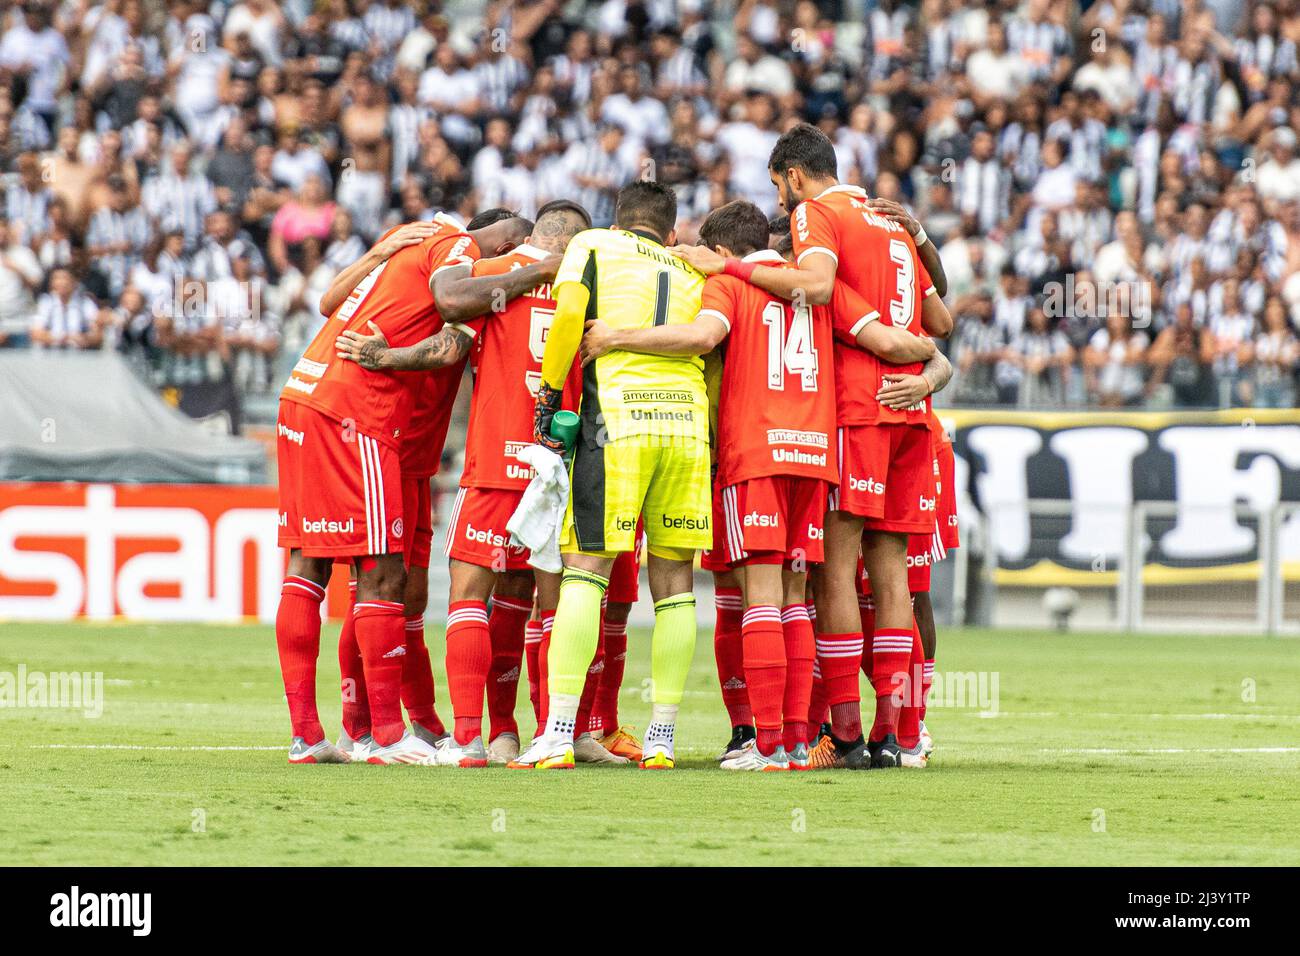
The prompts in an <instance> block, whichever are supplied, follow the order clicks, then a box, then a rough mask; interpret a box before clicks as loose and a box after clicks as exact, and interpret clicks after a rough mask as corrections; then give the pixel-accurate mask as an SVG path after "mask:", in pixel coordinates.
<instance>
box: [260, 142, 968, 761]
mask: <svg viewBox="0 0 1300 956" xmlns="http://www.w3.org/2000/svg"><path fill="white" fill-rule="evenodd" d="M835 172H836V157H835V151H834V148H833V146H832V144H831V142H830V141H829V140H828V139H827V138H826V136H825V135H824V134H823V133H821V132H820V131H819V130H817V129H816V128H815V127H812V126H808V125H800V126H797V127H795V128H793V129H791V130H790V131H788V132H787V133H786V134H785V135H783V136H782V137H781V138H780V140H779V141H778V142H777V144H776V146H775V148H774V149H773V151H772V154H771V158H770V160H769V174H770V177H771V180H772V182H773V184H774V186H775V188H776V189H777V192H778V194H779V199H780V203H781V206H782V207H783V208H784V209H785V210H787V211H789V213H790V216H789V218H788V219H780V220H773V221H771V222H769V221H768V219H767V217H766V216H765V215H764V214H763V213H762V211H761V210H759V209H758V207H756V206H754V205H753V204H752V203H749V202H746V201H743V200H737V201H733V202H730V203H727V204H726V205H724V206H722V207H720V208H719V209H716V210H714V212H712V213H711V214H710V215H709V216H708V217H707V218H706V219H705V221H704V222H703V224H702V225H701V227H700V231H699V244H698V245H695V246H684V245H676V231H675V226H676V219H677V202H676V197H675V195H674V193H673V192H672V190H671V189H670V188H668V187H667V186H664V185H661V184H658V183H654V182H649V181H638V182H634V183H631V184H629V185H628V186H626V187H624V189H623V190H621V191H620V193H619V196H618V200H617V205H616V211H615V223H614V225H613V227H611V228H609V229H593V228H591V220H590V217H589V216H588V214H587V212H586V211H585V210H584V209H583V208H582V207H581V206H579V205H577V204H576V203H572V202H569V201H567V200H557V201H555V202H551V203H548V204H546V205H545V206H543V207H542V208H541V209H539V210H538V213H537V219H536V222H529V221H528V220H526V219H523V218H521V217H519V216H517V215H514V214H512V213H510V212H508V211H506V210H500V209H497V210H489V211H487V212H484V213H480V214H479V215H478V216H476V217H475V218H474V219H473V220H471V221H470V222H469V223H468V224H467V225H465V226H464V227H463V228H462V227H461V226H460V224H459V223H457V222H456V221H455V220H453V219H451V218H450V217H446V216H442V215H440V216H438V217H436V218H435V219H434V220H433V221H432V222H425V223H411V224H408V225H406V226H402V227H399V228H398V229H396V230H393V231H392V232H390V233H389V234H387V235H385V236H384V237H383V238H381V240H380V241H379V243H378V244H377V245H376V246H375V247H374V248H373V249H371V250H370V251H369V252H368V253H367V254H366V255H365V256H363V257H362V258H361V259H360V260H358V261H357V262H356V263H354V264H353V265H352V266H349V267H348V268H347V269H345V270H343V272H342V273H340V275H339V276H338V278H337V279H336V280H335V282H334V284H333V286H332V287H331V288H330V290H329V291H328V292H327V294H326V296H325V297H324V299H323V300H322V304H321V311H322V313H324V314H327V315H329V316H331V321H329V322H327V323H326V325H325V327H324V328H323V329H322V331H321V332H320V334H319V335H318V336H317V337H316V339H315V340H314V341H313V342H312V343H311V345H310V346H309V347H308V348H307V350H306V353H305V354H304V356H303V358H302V359H301V360H300V361H299V362H298V363H297V365H296V366H295V368H294V370H293V373H292V375H291V376H290V378H289V381H288V382H287V384H286V385H285V388H284V391H283V392H282V394H281V403H280V416H279V422H278V439H277V444H278V455H279V467H280V496H281V503H280V544H281V545H282V546H283V547H285V548H286V549H288V551H289V567H288V574H287V576H286V578H285V582H284V587H283V590H282V596H281V603H280V608H279V613H278V615H277V618H276V638H277V644H278V648H279V654H280V665H281V671H282V673H283V677H284V686H285V695H286V698H287V700H288V704H289V711H290V718H291V722H292V727H293V743H292V745H291V747H290V751H289V759H290V761H291V762H293V763H339V762H347V761H350V760H365V761H369V762H371V763H414V764H424V765H440V766H459V767H485V766H487V765H488V764H489V763H502V764H505V765H507V766H508V767H511V768H515V769H533V770H548V769H566V768H571V767H573V766H574V764H575V762H584V761H585V762H591V763H610V764H613V763H629V762H636V763H638V764H639V766H641V767H642V768H645V769H670V768H672V767H673V766H674V765H675V761H676V754H675V731H676V724H677V716H678V708H679V706H680V704H681V701H682V697H683V693H684V689H685V685H686V680H687V676H688V673H689V670H690V666H691V661H692V659H693V656H694V652H695V643H696V627H697V625H696V608H695V597H694V594H693V579H694V569H695V563H696V559H697V556H698V555H699V553H700V552H703V559H702V563H703V566H704V568H705V569H706V570H708V571H710V572H712V573H713V575H714V583H715V589H714V590H715V595H716V597H715V602H716V612H717V627H716V630H715V644H714V646H715V652H716V657H717V664H718V676H719V681H720V684H721V690H722V697H723V701H724V703H725V705H726V708H727V711H728V714H729V719H730V722H731V725H732V737H731V739H730V740H729V741H728V743H727V745H726V747H725V748H724V751H723V753H722V755H721V766H722V767H723V768H724V769H727V770H736V771H744V770H750V771H783V770H810V769H829V768H836V767H842V768H848V769H865V768H869V767H896V766H910V767H924V766H925V765H926V763H927V761H928V758H929V753H930V750H931V744H930V739H929V735H928V733H926V730H925V724H924V705H925V694H926V692H927V691H928V689H929V679H930V676H931V674H932V672H933V658H934V621H933V612H932V609H931V606H930V601H929V571H930V566H931V563H932V561H933V560H937V559H938V558H940V557H942V556H943V554H944V552H945V551H946V549H948V548H952V547H955V546H956V544H957V540H956V521H955V508H954V500H955V496H954V493H953V487H952V472H953V458H952V451H951V447H950V445H949V443H948V441H947V439H946V438H945V436H944V434H943V430H942V428H941V427H940V426H939V424H938V422H937V419H936V417H935V413H934V409H933V408H932V406H931V400H930V396H931V395H932V394H933V393H934V392H935V391H938V390H939V389H941V388H942V387H943V386H944V385H945V384H946V383H947V381H948V379H949V377H950V376H951V372H952V370H951V367H950V366H949V365H948V363H947V361H946V359H944V357H943V355H942V354H941V353H939V352H937V351H936V350H935V347H934V342H933V339H934V338H935V337H944V336H947V335H948V334H949V333H950V331H951V328H952V319H951V316H950V315H949V313H948V310H947V308H946V307H945V306H944V305H943V301H942V294H943V292H944V285H945V280H944V278H943V270H942V265H941V263H940V261H939V257H938V255H937V253H936V252H935V249H934V246H933V244H932V243H930V242H929V241H928V240H927V238H926V236H925V233H924V230H922V229H921V227H920V225H919V223H917V222H916V221H915V220H914V219H912V218H911V217H910V216H909V215H908V214H907V213H906V211H905V210H903V209H902V208H901V207H899V206H897V205H895V204H893V203H890V202H888V201H885V200H877V199H872V198H870V197H868V196H867V194H866V193H865V192H864V191H863V190H861V189H859V188H857V187H854V186H849V185H842V184H840V183H838V181H837V180H836V178H835ZM466 362H469V363H470V364H471V367H472V370H473V373H474V383H473V391H472V397H471V407H470V416H469V429H468V433H467V435H466V440H465V463H464V471H463V473H462V475H461V480H460V490H459V493H458V494H457V497H456V501H455V504H454V506H453V508H452V512H451V518H450V521H449V526H448V530H447V556H448V558H449V560H450V576H451V584H450V594H449V596H448V606H447V618H446V620H447V627H446V646H447V650H446V674H447V685H448V690H449V697H450V703H451V709H452V715H453V717H454V724H453V726H452V727H451V728H446V727H444V725H443V724H442V722H441V721H440V720H439V718H438V716H437V714H436V712H435V710H434V692H433V673H432V667H431V664H430V659H429V652H428V649H427V647H426V645H425V642H424V633H423V626H424V625H423V621H424V613H425V610H426V607H427V604H428V594H427V583H428V573H427V568H428V566H429V561H430V549H431V539H432V513H431V503H430V498H429V478H430V476H431V475H432V474H433V473H434V472H435V471H436V470H437V465H438V462H439V461H440V459H441V455H442V446H443V444H444V441H445V438H446V434H447V428H448V423H449V419H450V415H451V409H452V404H453V400H454V398H455V395H456V391H457V387H458V384H459V381H460V378H461V374H462V371H463V368H464V365H465V363H466ZM561 412H576V415H577V427H576V435H568V436H566V435H565V434H564V431H563V430H562V429H560V428H553V427H552V425H553V423H555V422H556V419H557V415H559V414H560V413H561ZM566 478H567V480H566ZM557 488H558V489H561V492H563V491H565V490H567V494H562V495H561V497H560V498H559V500H555V493H556V489H557ZM548 495H549V497H548ZM539 522H540V523H542V524H543V525H545V526H547V527H549V528H550V529H551V533H550V537H551V539H552V542H551V543H552V544H553V545H554V546H556V547H557V548H558V552H559V560H558V561H556V560H555V558H554V555H552V554H550V553H546V552H549V551H550V550H552V549H550V548H548V549H543V550H541V551H539V552H538V553H530V552H529V551H528V550H527V549H526V548H525V547H523V546H521V545H519V543H518V540H519V535H518V534H516V535H514V536H512V534H511V532H510V531H509V530H507V525H508V524H509V525H510V527H512V528H516V530H518V527H519V526H520V525H521V524H528V523H532V524H534V525H536V524H537V523H539ZM642 550H644V562H645V565H646V572H647V574H646V577H647V581H648V584H649V589H650V593H651V597H652V598H653V600H654V611H655V624H654V631H653V637H652V642H651V649H650V661H651V683H650V689H651V696H652V701H651V705H652V712H651V715H650V721H649V725H648V727H647V729H646V732H645V734H644V738H643V740H641V741H638V740H637V739H636V738H635V737H634V736H633V735H632V734H631V732H630V731H629V730H628V729H626V728H624V727H622V726H621V725H620V723H619V718H618V695H619V690H620V686H621V683H622V677H623V669H624V663H625V659H626V655H627V633H626V627H627V616H628V612H629V610H630V608H631V606H632V604H633V603H634V602H635V601H636V600H637V596H638V595H637V588H638V586H637V581H638V576H639V571H640V563H641V554H642ZM336 562H343V563H346V564H347V565H349V567H350V568H351V571H352V588H353V600H352V601H351V603H350V607H349V609H348V612H347V615H346V617H345V620H344V625H343V629H342V632H341V635H340V641H339V666H340V672H341V675H342V691H343V729H342V732H341V734H340V736H339V739H338V743H337V744H335V743H332V742H331V741H330V740H329V739H328V738H327V736H326V734H325V732H324V728H323V727H322V725H321V722H320V718H319V715H318V712H317V705H316V693H315V691H316V662H317V657H318V655H319V649H320V629H321V615H320V604H321V601H322V600H323V599H324V596H325V586H326V583H327V581H328V580H329V576H330V573H331V571H332V565H333V564H334V563H336ZM525 667H526V670H527V674H528V682H529V696H530V699H531V702H532V709H533V715H532V716H533V718H534V721H535V732H534V734H533V737H532V739H531V743H529V744H528V746H526V747H524V746H523V745H522V744H521V736H520V730H519V724H518V722H517V720H516V717H515V702H516V698H517V685H518V680H519V677H520V674H521V673H522V672H523V670H524V669H525ZM859 668H861V669H862V670H863V671H864V672H865V673H866V675H867V677H868V678H869V680H870V682H871V686H872V687H873V689H874V694H875V711H874V714H873V716H872V720H871V724H870V728H869V730H868V731H867V732H866V733H864V731H863V719H862V705H861V701H860V699H859V680H858V671H859ZM485 699H486V709H487V714H488V725H489V726H488V729H487V733H486V734H485V733H484V729H483V726H482V724H483V712H484V701H485ZM403 707H404V708H405V710H406V715H407V718H409V720H410V728H409V729H408V728H407V725H406V722H405V720H404V718H403V714H402V710H403ZM485 740H486V744H485Z"/></svg>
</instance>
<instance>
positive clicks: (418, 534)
mask: <svg viewBox="0 0 1300 956" xmlns="http://www.w3.org/2000/svg"><path fill="white" fill-rule="evenodd" d="M402 516H403V517H404V518H405V519H406V524H407V532H406V566H407V567H408V568H427V567H428V566H429V556H430V555H431V554H432V553H433V496H432V495H431V494H430V493H429V479H428V477H427V476H425V477H422V478H406V477H403V478H402Z"/></svg>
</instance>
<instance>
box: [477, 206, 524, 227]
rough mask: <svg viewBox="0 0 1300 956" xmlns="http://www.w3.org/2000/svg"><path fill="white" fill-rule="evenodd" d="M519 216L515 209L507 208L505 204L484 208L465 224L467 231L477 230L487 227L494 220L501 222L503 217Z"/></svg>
mask: <svg viewBox="0 0 1300 956" xmlns="http://www.w3.org/2000/svg"><path fill="white" fill-rule="evenodd" d="M518 216H519V213H517V212H515V211H514V210H513V209H506V208H505V207H504V206H493V207H492V208H491V209H484V210H483V211H482V212H481V213H479V214H478V215H477V216H475V217H474V218H473V219H471V220H470V221H469V223H468V224H467V225H466V226H465V230H466V231H467V232H475V231H476V230H479V229H485V228H487V227H488V226H490V225H492V224H493V223H494V222H501V221H502V220H503V219H514V218H517V217H518Z"/></svg>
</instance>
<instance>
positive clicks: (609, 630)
mask: <svg viewBox="0 0 1300 956" xmlns="http://www.w3.org/2000/svg"><path fill="white" fill-rule="evenodd" d="M601 638H602V640H604V642H605V669H604V670H602V671H601V672H600V684H599V686H598V687H597V688H596V702H595V704H594V705H592V709H591V727H592V731H593V732H594V733H596V735H597V736H601V737H603V736H607V735H609V734H612V733H614V731H616V730H618V693H619V691H620V690H622V689H623V671H624V669H625V668H626V666H627V621H605V622H604V623H603V624H602V625H601Z"/></svg>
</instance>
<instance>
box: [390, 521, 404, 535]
mask: <svg viewBox="0 0 1300 956" xmlns="http://www.w3.org/2000/svg"><path fill="white" fill-rule="evenodd" d="M392 532H393V537H394V538H400V537H401V536H402V519H401V518H394V519H393V527H392Z"/></svg>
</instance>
